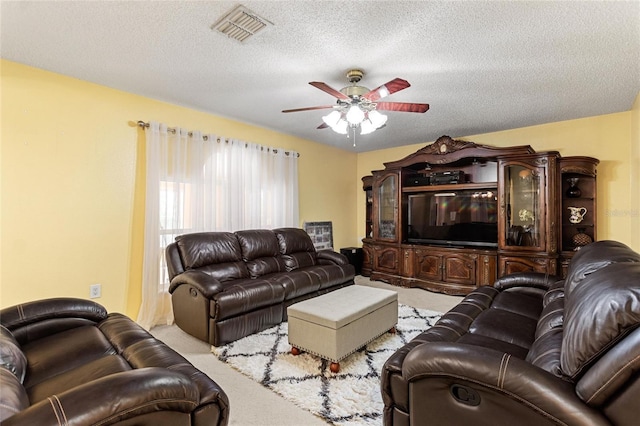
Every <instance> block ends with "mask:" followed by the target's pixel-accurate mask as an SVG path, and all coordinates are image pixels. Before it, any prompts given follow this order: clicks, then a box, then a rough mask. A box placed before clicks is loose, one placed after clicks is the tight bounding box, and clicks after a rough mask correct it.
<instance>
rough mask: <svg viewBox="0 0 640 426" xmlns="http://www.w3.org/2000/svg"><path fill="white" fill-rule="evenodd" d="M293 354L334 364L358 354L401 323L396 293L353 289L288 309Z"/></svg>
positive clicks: (336, 364) (361, 288)
mask: <svg viewBox="0 0 640 426" xmlns="http://www.w3.org/2000/svg"><path fill="white" fill-rule="evenodd" d="M287 315H288V317H289V344H291V346H292V349H291V353H292V354H294V355H297V354H299V353H300V351H301V350H302V351H305V352H309V353H311V354H314V355H317V356H319V357H321V358H324V359H327V360H329V361H331V362H332V363H331V367H330V368H331V371H333V372H334V373H337V372H338V371H339V370H340V364H339V362H340V360H342V359H343V358H345V357H346V356H348V355H350V354H352V353H354V352H355V351H357V350H358V349H360V348H361V347H363V346H365V345H366V344H367V343H369V342H371V341H372V340H374V339H375V338H377V337H379V336H381V335H382V334H384V333H385V332H387V331H395V325H396V324H397V322H398V294H397V293H396V292H395V291H390V290H384V289H379V288H373V287H365V286H359V285H352V286H349V287H345V288H341V289H340V290H336V291H332V292H331V293H327V294H324V295H322V296H318V297H314V298H313V299H308V300H305V301H303V302H299V303H296V304H294V305H291V306H289V307H288V308H287Z"/></svg>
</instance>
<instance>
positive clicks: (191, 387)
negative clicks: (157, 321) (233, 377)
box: [0, 298, 229, 426]
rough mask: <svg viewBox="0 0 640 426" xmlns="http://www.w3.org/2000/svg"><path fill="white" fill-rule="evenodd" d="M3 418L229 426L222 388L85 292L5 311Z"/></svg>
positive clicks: (55, 424)
mask: <svg viewBox="0 0 640 426" xmlns="http://www.w3.org/2000/svg"><path fill="white" fill-rule="evenodd" d="M0 321H1V323H2V326H1V327H0V421H1V422H2V425H3V426H13V425H38V426H47V425H52V426H59V425H67V424H73V425H95V424H100V425H123V426H124V425H127V426H131V425H152V426H161V425H166V426H176V425H184V426H194V425H214V426H225V425H226V424H227V423H228V420H229V400H228V398H227V395H226V394H225V393H224V391H223V390H222V389H221V388H220V387H219V386H218V385H217V384H216V383H215V382H214V381H213V380H211V379H210V378H209V377H207V376H206V375H205V374H204V373H202V372H201V371H200V370H198V369H196V368H195V367H194V366H193V365H191V364H190V363H189V362H188V361H187V360H186V359H185V358H183V357H182V356H181V355H179V354H178V353H177V352H175V351H174V350H173V349H171V348H169V347H168V346H166V345H165V344H164V343H162V342H160V341H159V340H157V339H155V338H154V337H153V336H151V335H150V334H149V333H148V332H146V331H145V330H143V329H142V328H141V327H140V326H139V325H138V324H136V323H135V322H134V321H132V320H131V319H129V318H127V317H126V316H124V315H121V314H116V313H111V314H107V312H106V310H105V309H104V307H102V306H101V305H99V304H97V303H94V302H91V301H88V300H82V299H70V298H58V299H46V300H39V301H35V302H30V303H25V304H22V305H17V306H13V307H10V308H5V309H3V310H2V311H0Z"/></svg>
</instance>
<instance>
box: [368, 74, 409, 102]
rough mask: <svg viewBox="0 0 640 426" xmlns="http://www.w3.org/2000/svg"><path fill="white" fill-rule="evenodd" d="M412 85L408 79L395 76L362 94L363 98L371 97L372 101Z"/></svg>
mask: <svg viewBox="0 0 640 426" xmlns="http://www.w3.org/2000/svg"><path fill="white" fill-rule="evenodd" d="M409 86H411V85H410V84H409V82H408V81H407V80H403V79H401V78H394V79H393V80H391V81H389V82H388V83H385V84H383V85H382V86H380V87H377V88H375V89H373V90H371V91H369V92H368V93H365V94H364V95H362V97H363V98H366V99H369V100H370V101H371V102H375V101H377V100H378V99H382V98H384V97H385V96H389V95H390V94H392V93H396V92H399V91H400V90H403V89H406V88H407V87H409Z"/></svg>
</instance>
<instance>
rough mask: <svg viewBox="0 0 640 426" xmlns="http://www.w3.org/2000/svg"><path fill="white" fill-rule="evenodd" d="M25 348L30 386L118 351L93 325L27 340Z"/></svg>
mask: <svg viewBox="0 0 640 426" xmlns="http://www.w3.org/2000/svg"><path fill="white" fill-rule="evenodd" d="M22 350H23V352H24V354H25V356H26V357H27V361H28V364H27V374H26V376H25V381H24V386H25V388H26V389H29V388H31V387H33V386H35V385H37V384H38V383H42V382H44V381H46V380H48V379H50V378H52V377H55V376H57V375H59V374H62V373H65V372H67V371H71V370H75V369H76V368H78V367H80V366H82V365H84V364H87V363H89V362H91V361H93V360H95V359H98V358H102V357H104V356H106V355H114V354H115V353H116V352H115V350H114V348H113V346H112V345H111V343H110V342H109V341H108V340H107V339H106V338H105V337H104V335H103V334H102V333H101V332H100V331H99V330H98V328H96V327H94V326H92V325H89V326H82V327H78V328H74V329H71V330H67V331H64V332H61V333H57V334H53V335H50V336H48V337H44V338H42V339H38V340H37V341H35V342H34V343H27V344H25V345H24V346H23V347H22Z"/></svg>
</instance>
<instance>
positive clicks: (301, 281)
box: [269, 265, 348, 300]
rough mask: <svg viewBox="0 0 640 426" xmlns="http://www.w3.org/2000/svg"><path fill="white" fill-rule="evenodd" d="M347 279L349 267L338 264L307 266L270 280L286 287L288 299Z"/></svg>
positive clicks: (274, 276) (272, 277) (286, 297)
mask: <svg viewBox="0 0 640 426" xmlns="http://www.w3.org/2000/svg"><path fill="white" fill-rule="evenodd" d="M347 279H348V271H347V269H346V268H345V267H343V266H338V265H317V266H307V267H303V268H300V269H296V270H295V271H291V272H287V273H286V274H277V275H273V276H271V277H269V281H271V282H274V283H278V284H279V285H280V286H282V288H284V291H285V299H286V300H291V299H294V298H296V297H300V296H304V295H305V294H309V293H313V292H316V291H318V290H322V289H325V288H329V287H333V286H335V285H338V284H342V283H344V282H345V281H346V280H347Z"/></svg>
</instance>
